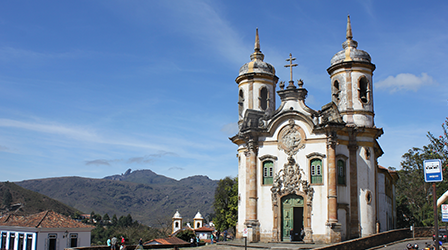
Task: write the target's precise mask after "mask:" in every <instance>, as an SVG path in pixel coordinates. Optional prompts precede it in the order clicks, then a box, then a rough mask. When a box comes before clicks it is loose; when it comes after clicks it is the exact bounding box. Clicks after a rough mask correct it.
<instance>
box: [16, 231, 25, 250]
mask: <svg viewBox="0 0 448 250" xmlns="http://www.w3.org/2000/svg"><path fill="white" fill-rule="evenodd" d="M24 243H25V235H24V234H19V244H18V247H17V249H19V250H23V244H24Z"/></svg>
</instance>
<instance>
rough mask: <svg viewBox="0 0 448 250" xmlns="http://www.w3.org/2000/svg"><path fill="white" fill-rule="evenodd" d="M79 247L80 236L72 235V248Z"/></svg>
mask: <svg viewBox="0 0 448 250" xmlns="http://www.w3.org/2000/svg"><path fill="white" fill-rule="evenodd" d="M77 246H78V234H70V247H77Z"/></svg>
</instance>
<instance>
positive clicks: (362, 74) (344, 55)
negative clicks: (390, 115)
mask: <svg viewBox="0 0 448 250" xmlns="http://www.w3.org/2000/svg"><path fill="white" fill-rule="evenodd" d="M357 47H358V42H356V41H355V40H353V35H352V26H351V22H350V16H348V17H347V32H346V40H345V42H344V43H343V44H342V48H343V50H342V51H339V52H338V53H336V55H334V56H333V58H332V59H331V66H330V67H329V68H328V69H327V72H328V74H330V78H331V95H332V101H333V103H335V104H336V106H337V107H338V110H339V112H340V114H341V115H342V119H343V120H344V122H346V123H347V124H348V125H349V126H358V127H374V126H375V123H374V115H375V114H374V111H373V71H374V70H375V65H374V64H373V63H372V62H371V58H370V55H369V53H367V52H365V51H364V50H360V49H357Z"/></svg>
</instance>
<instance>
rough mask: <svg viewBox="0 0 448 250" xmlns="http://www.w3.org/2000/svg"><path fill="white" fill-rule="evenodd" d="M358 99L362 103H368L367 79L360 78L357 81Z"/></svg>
mask: <svg viewBox="0 0 448 250" xmlns="http://www.w3.org/2000/svg"><path fill="white" fill-rule="evenodd" d="M358 90H359V99H360V100H361V102H362V103H368V102H369V82H368V81H367V78H365V77H361V79H360V80H359V89H358Z"/></svg>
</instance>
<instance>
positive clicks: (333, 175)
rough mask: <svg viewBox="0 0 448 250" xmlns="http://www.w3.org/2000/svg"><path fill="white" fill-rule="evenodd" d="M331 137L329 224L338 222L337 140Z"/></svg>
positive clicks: (329, 153) (328, 143)
mask: <svg viewBox="0 0 448 250" xmlns="http://www.w3.org/2000/svg"><path fill="white" fill-rule="evenodd" d="M335 137H336V136H335V135H333V134H332V135H330V136H329V138H328V142H327V151H328V223H330V224H333V223H337V222H338V200H337V198H338V194H337V192H338V190H337V183H338V182H337V180H338V177H337V172H336V139H335Z"/></svg>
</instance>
